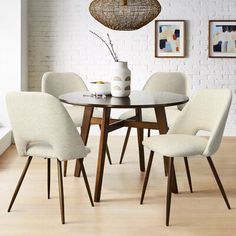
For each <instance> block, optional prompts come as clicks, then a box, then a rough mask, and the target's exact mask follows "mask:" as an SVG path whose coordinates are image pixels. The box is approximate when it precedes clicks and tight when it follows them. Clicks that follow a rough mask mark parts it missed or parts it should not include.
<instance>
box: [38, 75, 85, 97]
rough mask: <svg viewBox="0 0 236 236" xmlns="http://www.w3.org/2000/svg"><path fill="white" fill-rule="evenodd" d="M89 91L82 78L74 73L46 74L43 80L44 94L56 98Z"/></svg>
mask: <svg viewBox="0 0 236 236" xmlns="http://www.w3.org/2000/svg"><path fill="white" fill-rule="evenodd" d="M87 90H88V88H87V87H86V85H85V83H84V81H83V80H82V79H81V77H80V76H78V75H77V74H75V73H72V72H64V73H60V72H46V73H45V74H44V75H43V78H42V92H45V93H49V94H51V95H53V96H55V97H59V96H60V95H62V94H65V93H70V92H77V91H87Z"/></svg>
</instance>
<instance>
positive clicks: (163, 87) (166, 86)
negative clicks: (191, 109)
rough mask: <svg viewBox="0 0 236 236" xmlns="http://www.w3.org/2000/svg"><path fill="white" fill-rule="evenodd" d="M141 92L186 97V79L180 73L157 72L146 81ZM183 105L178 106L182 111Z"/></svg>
mask: <svg viewBox="0 0 236 236" xmlns="http://www.w3.org/2000/svg"><path fill="white" fill-rule="evenodd" d="M143 90H148V91H152V92H153V91H161V92H163V91H164V92H172V93H178V94H183V95H187V79H186V76H185V75H184V74H183V73H181V72H157V73H155V74H153V75H151V77H150V78H149V79H148V81H147V82H146V84H145V86H144V88H143ZM183 107H184V105H179V106H178V109H180V110H182V109H183Z"/></svg>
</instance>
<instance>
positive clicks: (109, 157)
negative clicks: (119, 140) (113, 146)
mask: <svg viewBox="0 0 236 236" xmlns="http://www.w3.org/2000/svg"><path fill="white" fill-rule="evenodd" d="M106 152H107V157H108V161H109V164H110V165H112V161H111V155H110V151H109V148H108V145H107V150H106Z"/></svg>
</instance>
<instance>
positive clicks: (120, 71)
mask: <svg viewBox="0 0 236 236" xmlns="http://www.w3.org/2000/svg"><path fill="white" fill-rule="evenodd" d="M130 90H131V71H130V70H129V68H128V63H127V62H124V61H118V62H115V66H114V70H113V78H112V81H111V95H112V96H113V97H128V96H129V95H130Z"/></svg>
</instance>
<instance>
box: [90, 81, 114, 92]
mask: <svg viewBox="0 0 236 236" xmlns="http://www.w3.org/2000/svg"><path fill="white" fill-rule="evenodd" d="M89 87H90V92H91V93H92V94H96V95H110V94H111V84H110V83H109V82H104V81H95V82H90V86H89Z"/></svg>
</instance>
